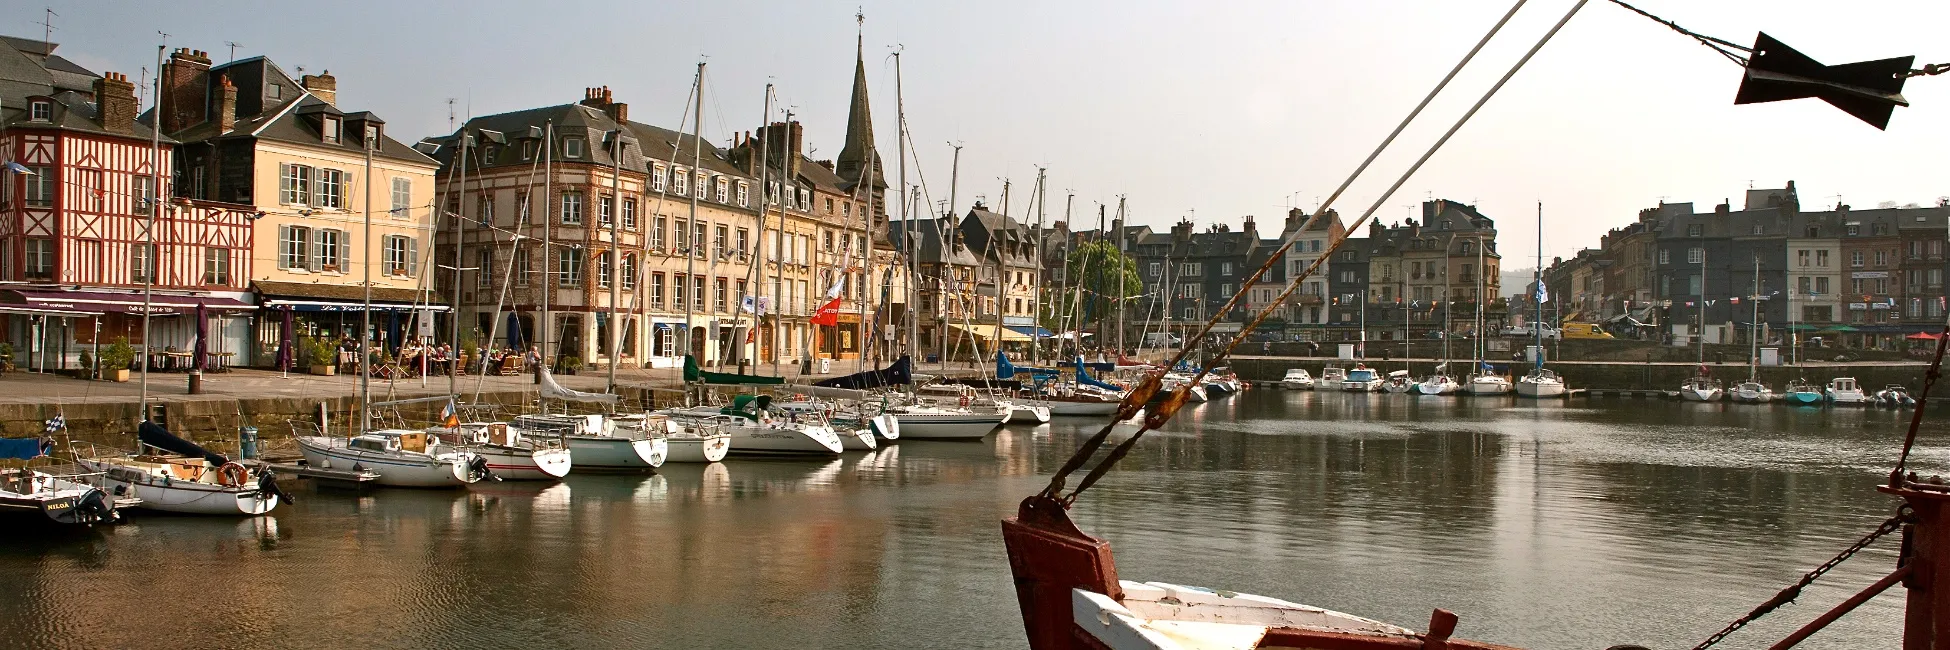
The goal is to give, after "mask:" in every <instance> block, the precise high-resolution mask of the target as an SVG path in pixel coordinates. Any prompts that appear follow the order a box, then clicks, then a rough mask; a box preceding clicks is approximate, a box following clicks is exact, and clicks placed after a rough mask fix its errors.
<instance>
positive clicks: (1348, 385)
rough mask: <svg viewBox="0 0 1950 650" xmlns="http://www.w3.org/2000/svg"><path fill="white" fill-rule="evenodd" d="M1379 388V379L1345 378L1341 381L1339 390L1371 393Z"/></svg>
mask: <svg viewBox="0 0 1950 650" xmlns="http://www.w3.org/2000/svg"><path fill="white" fill-rule="evenodd" d="M1380 388H1381V380H1379V379H1347V380H1342V381H1341V390H1344V391H1347V392H1350V393H1372V392H1375V391H1376V390H1378V389H1380Z"/></svg>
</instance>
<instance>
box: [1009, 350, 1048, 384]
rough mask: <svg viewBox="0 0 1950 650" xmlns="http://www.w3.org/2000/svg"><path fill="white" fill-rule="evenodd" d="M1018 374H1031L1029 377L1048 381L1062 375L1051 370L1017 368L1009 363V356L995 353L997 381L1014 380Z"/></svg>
mask: <svg viewBox="0 0 1950 650" xmlns="http://www.w3.org/2000/svg"><path fill="white" fill-rule="evenodd" d="M1018 372H1026V373H1029V376H1030V377H1031V378H1035V379H1048V378H1050V377H1055V376H1057V375H1058V374H1060V373H1058V372H1057V371H1055V370H1053V369H1050V368H1034V367H1030V366H1017V365H1016V364H1013V363H1009V355H1008V354H1006V353H1002V352H997V353H995V378H996V379H1014V378H1015V376H1016V373H1018Z"/></svg>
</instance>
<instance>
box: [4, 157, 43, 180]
mask: <svg viewBox="0 0 1950 650" xmlns="http://www.w3.org/2000/svg"><path fill="white" fill-rule="evenodd" d="M0 170H4V171H8V172H12V173H15V174H26V175H28V176H37V175H38V174H35V173H34V170H32V169H28V168H27V166H26V165H22V164H20V163H17V162H14V161H11V160H9V161H7V162H6V164H4V165H0Z"/></svg>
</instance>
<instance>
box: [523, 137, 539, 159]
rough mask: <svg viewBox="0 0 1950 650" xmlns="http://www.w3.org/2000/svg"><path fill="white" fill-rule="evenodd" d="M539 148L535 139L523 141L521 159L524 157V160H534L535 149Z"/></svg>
mask: <svg viewBox="0 0 1950 650" xmlns="http://www.w3.org/2000/svg"><path fill="white" fill-rule="evenodd" d="M538 148H539V147H537V146H536V145H535V141H534V140H528V141H525V142H522V143H521V159H522V160H534V159H535V150H536V149H538Z"/></svg>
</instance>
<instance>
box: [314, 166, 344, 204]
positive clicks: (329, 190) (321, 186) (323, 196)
mask: <svg viewBox="0 0 1950 650" xmlns="http://www.w3.org/2000/svg"><path fill="white" fill-rule="evenodd" d="M313 199H314V200H313V201H312V205H314V206H317V207H321V208H343V207H345V172H343V171H340V170H337V169H325V168H322V167H321V168H319V169H318V194H317V195H316V196H315V197H313Z"/></svg>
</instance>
